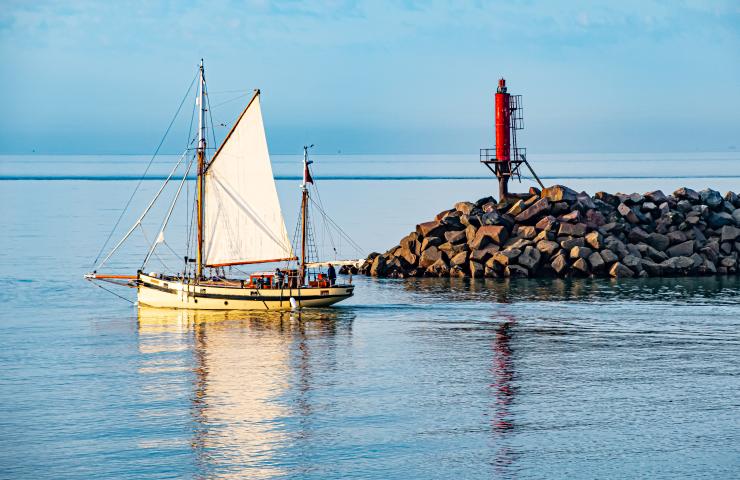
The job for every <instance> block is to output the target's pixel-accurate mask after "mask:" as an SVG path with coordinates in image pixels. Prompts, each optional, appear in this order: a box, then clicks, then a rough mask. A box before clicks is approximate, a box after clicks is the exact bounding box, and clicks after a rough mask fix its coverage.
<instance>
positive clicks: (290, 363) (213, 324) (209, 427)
mask: <svg viewBox="0 0 740 480" xmlns="http://www.w3.org/2000/svg"><path fill="white" fill-rule="evenodd" d="M353 319H354V314H353V313H351V312H346V311H342V310H339V309H331V310H325V311H321V310H316V311H311V312H303V313H290V312H282V313H280V312H275V313H272V312H205V311H185V310H182V311H178V310H165V309H151V308H144V307H141V308H140V309H139V315H138V326H139V338H140V340H139V345H140V350H141V351H142V353H147V352H162V351H163V350H166V349H183V348H186V349H188V350H189V352H188V353H190V354H191V357H190V358H191V360H190V367H191V368H190V370H191V375H192V377H191V378H192V385H191V391H190V392H189V396H190V398H191V402H190V417H191V425H192V439H191V448H192V450H193V451H194V453H195V458H196V460H195V461H196V465H195V468H196V470H197V476H206V477H216V478H267V477H275V476H281V475H284V474H286V472H285V471H283V469H282V467H281V466H280V464H281V463H280V462H279V455H280V450H281V449H282V448H284V447H285V446H286V445H289V444H290V445H294V446H295V444H296V443H297V442H298V443H299V442H301V441H302V439H308V438H310V437H311V436H312V432H311V430H312V425H311V412H312V409H313V408H314V405H313V404H312V397H311V395H312V388H313V386H312V385H313V384H312V382H313V376H314V372H315V370H316V369H317V368H320V369H322V371H324V370H325V369H333V368H335V366H336V363H335V360H334V359H335V351H334V350H335V347H336V341H337V338H349V337H350V336H351V332H352V322H353ZM145 368H149V369H151V368H158V367H157V366H153V365H149V366H146V367H145ZM160 368H165V367H164V366H160ZM153 378H156V377H153ZM145 388H146V386H145ZM148 389H150V390H152V392H155V391H156V390H157V386H156V385H151V386H148ZM288 423H290V424H291V428H282V427H284V426H285V425H286V424H288ZM287 432H289V433H287Z"/></svg>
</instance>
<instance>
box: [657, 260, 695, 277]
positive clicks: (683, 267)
mask: <svg viewBox="0 0 740 480" xmlns="http://www.w3.org/2000/svg"><path fill="white" fill-rule="evenodd" d="M660 267H661V269H662V271H663V274H664V275H686V274H687V273H689V271H690V270H691V269H692V268H693V267H694V261H693V260H691V258H689V257H673V258H669V259H668V260H666V261H664V262H662V263H661V264H660Z"/></svg>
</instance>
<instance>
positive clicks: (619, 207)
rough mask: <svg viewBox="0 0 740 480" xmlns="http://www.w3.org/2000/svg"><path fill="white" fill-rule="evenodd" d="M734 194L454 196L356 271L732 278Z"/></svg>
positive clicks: (735, 266) (560, 190)
mask: <svg viewBox="0 0 740 480" xmlns="http://www.w3.org/2000/svg"><path fill="white" fill-rule="evenodd" d="M739 227H740V198H739V197H738V195H736V194H735V193H734V192H727V193H726V194H725V195H724V196H723V195H721V194H720V193H719V192H717V191H715V190H711V189H705V190H702V191H700V192H696V191H694V190H691V189H689V188H680V189H678V190H676V191H675V192H673V194H671V195H666V194H664V193H663V192H662V191H660V190H656V191H653V192H648V193H645V194H638V193H633V194H623V193H616V194H609V193H606V192H598V193H596V194H595V195H594V196H590V195H589V194H587V193H585V192H581V193H577V192H575V191H574V190H571V189H570V188H568V187H565V186H562V185H554V186H552V187H549V188H546V189H544V190H542V191H539V190H538V189H535V188H532V189H530V192H529V195H528V196H523V198H515V199H510V200H509V201H508V202H506V203H503V202H502V203H497V202H496V201H495V200H494V199H493V198H492V197H486V198H481V199H480V200H478V201H477V202H459V203H457V204H456V205H455V207H454V208H452V209H450V210H445V211H443V212H440V213H439V214H438V215H437V216H436V217H435V218H434V219H433V220H431V221H428V222H424V223H420V224H419V225H417V226H416V229H415V230H414V231H413V232H411V233H409V234H408V235H407V236H405V237H404V238H402V239H401V241H400V242H399V244H398V245H396V246H394V247H393V248H391V249H390V250H388V251H387V252H385V253H383V254H379V253H372V254H370V256H368V258H367V259H366V260H365V262H364V264H363V265H362V266H361V268H360V273H363V274H366V275H372V276H378V277H391V278H405V277H421V276H427V277H473V278H481V277H490V278H500V277H538V276H561V277H562V276H584V277H585V276H595V277H607V276H611V277H637V276H641V277H648V276H683V275H716V274H723V275H724V274H737V273H738V271H739V269H740V264H739V263H738V257H739V256H740V228H739Z"/></svg>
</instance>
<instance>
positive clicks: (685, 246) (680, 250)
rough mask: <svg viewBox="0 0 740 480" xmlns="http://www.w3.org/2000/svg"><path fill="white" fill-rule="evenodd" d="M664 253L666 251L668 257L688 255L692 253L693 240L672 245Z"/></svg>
mask: <svg viewBox="0 0 740 480" xmlns="http://www.w3.org/2000/svg"><path fill="white" fill-rule="evenodd" d="M666 253H668V256H669V257H690V256H691V254H692V253H694V241H693V240H686V241H685V242H682V243H679V244H678V245H674V246H672V247H670V248H669V249H668V250H667V251H666Z"/></svg>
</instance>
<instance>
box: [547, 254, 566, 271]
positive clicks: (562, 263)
mask: <svg viewBox="0 0 740 480" xmlns="http://www.w3.org/2000/svg"><path fill="white" fill-rule="evenodd" d="M550 268H552V269H553V271H554V272H555V273H557V274H558V275H563V274H565V273H566V272H567V269H568V261H567V260H566V259H565V255H556V256H555V258H553V259H552V262H550Z"/></svg>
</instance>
